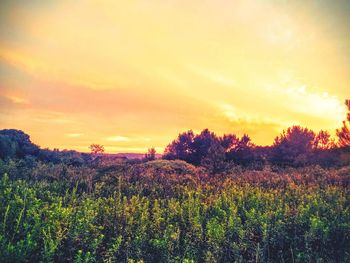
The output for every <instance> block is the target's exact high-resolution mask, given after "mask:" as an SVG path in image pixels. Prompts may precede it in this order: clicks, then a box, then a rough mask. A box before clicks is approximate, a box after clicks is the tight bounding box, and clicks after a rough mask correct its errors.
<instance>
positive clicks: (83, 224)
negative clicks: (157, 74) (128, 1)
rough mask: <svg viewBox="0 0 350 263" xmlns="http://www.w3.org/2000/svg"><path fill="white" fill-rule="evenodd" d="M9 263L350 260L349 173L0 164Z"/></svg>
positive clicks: (1, 248)
mask: <svg viewBox="0 0 350 263" xmlns="http://www.w3.org/2000/svg"><path fill="white" fill-rule="evenodd" d="M0 172H1V179H0V259H1V261H2V262H52V261H54V262H350V188H349V186H350V168H349V167H343V168H341V169H335V168H332V169H323V168H321V167H319V166H313V167H304V168H285V169H282V168H275V167H272V166H265V167H263V168H262V169H260V170H259V171H256V170H252V169H243V168H240V167H238V166H233V167H231V168H230V169H228V170H227V171H226V172H225V173H220V174H211V175H210V174H207V173H206V172H205V170H204V169H203V168H200V167H195V166H192V165H190V164H187V163H185V162H183V161H166V160H155V161H150V162H137V163H132V162H130V161H127V160H117V161H97V162H94V163H93V164H90V165H85V166H79V167H75V166H72V165H65V164H52V163H51V164H50V163H44V162H31V161H30V160H25V159H24V160H19V161H18V160H17V161H7V162H2V163H1V165H0Z"/></svg>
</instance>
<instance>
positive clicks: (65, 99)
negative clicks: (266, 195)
mask: <svg viewBox="0 0 350 263" xmlns="http://www.w3.org/2000/svg"><path fill="white" fill-rule="evenodd" d="M349 25H350V1H345V0H344V1H331V0H328V1H326V0H324V1H321V0H319V1H301V0H293V1H288V0H284V1H277V0H265V1H262V0H244V1H240V0H237V1H234V0H231V1H229V0H191V1H188V0H177V1H175V0H128V1H90V0H85V1H81V0H75V1H64V0H56V1H55V0H48V1H39V0H11V1H4V0H3V1H1V2H0V129H5V128H15V129H21V130H23V131H24V132H26V133H28V134H29V135H30V136H31V139H32V141H33V142H34V143H36V144H38V145H40V146H41V147H42V148H46V147H48V148H50V149H53V148H59V149H74V150H78V151H84V152H85V151H89V148H88V146H89V145H90V144H92V143H98V144H102V145H104V146H105V150H106V151H107V152H111V153H116V152H141V153H142V152H145V151H146V150H147V148H150V147H155V148H156V150H157V151H158V152H160V153H161V152H162V151H163V149H164V147H165V146H166V145H167V144H168V143H169V142H171V141H172V140H173V139H175V138H176V137H177V135H178V134H179V133H180V132H183V131H187V130H189V129H192V130H194V131H195V132H200V131H201V130H202V129H204V128H209V129H210V130H212V131H214V132H215V133H217V134H218V135H222V134H224V133H235V134H237V135H240V136H241V135H243V134H244V133H247V134H249V135H250V137H251V139H252V141H253V143H256V144H259V145H269V144H271V143H272V142H273V139H274V138H275V137H276V136H277V135H278V134H279V133H281V132H282V130H283V129H286V128H287V127H289V126H291V125H301V126H306V127H308V128H311V129H313V130H314V131H316V132H317V131H319V130H321V129H323V130H328V131H330V132H331V133H332V134H334V131H335V129H336V128H339V127H341V124H342V120H344V119H345V116H346V109H345V106H344V101H345V99H346V98H349V97H350V94H349V93H350V92H349V91H350V26H349Z"/></svg>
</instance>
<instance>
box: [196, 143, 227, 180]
mask: <svg viewBox="0 0 350 263" xmlns="http://www.w3.org/2000/svg"><path fill="white" fill-rule="evenodd" d="M201 165H202V166H203V167H205V168H207V169H208V171H209V172H210V173H212V174H216V173H219V172H222V171H223V170H224V169H225V148H224V147H223V146H222V145H221V144H220V142H219V141H215V142H213V143H212V144H211V145H210V147H209V149H208V153H207V155H206V156H205V157H204V158H203V159H202V161H201Z"/></svg>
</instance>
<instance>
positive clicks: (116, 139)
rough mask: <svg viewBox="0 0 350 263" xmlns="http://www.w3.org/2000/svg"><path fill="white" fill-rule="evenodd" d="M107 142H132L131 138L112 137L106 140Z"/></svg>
mask: <svg viewBox="0 0 350 263" xmlns="http://www.w3.org/2000/svg"><path fill="white" fill-rule="evenodd" d="M106 140H107V141H112V142H128V141H130V138H128V137H126V136H119V135H117V136H111V137H107V138H106Z"/></svg>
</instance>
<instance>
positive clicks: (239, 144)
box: [227, 134, 256, 166]
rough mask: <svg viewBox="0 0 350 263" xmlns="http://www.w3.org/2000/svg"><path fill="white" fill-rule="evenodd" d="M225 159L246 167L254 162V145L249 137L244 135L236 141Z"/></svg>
mask: <svg viewBox="0 0 350 263" xmlns="http://www.w3.org/2000/svg"><path fill="white" fill-rule="evenodd" d="M227 159H228V160H229V161H233V162H234V163H236V164H239V165H244V166H248V165H250V164H253V163H254V162H255V161H256V158H255V153H254V145H253V144H252V142H251V139H250V137H249V136H248V135H247V134H244V135H243V136H242V138H241V139H238V140H237V141H236V143H235V145H233V147H231V149H230V150H229V152H228V153H227Z"/></svg>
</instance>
